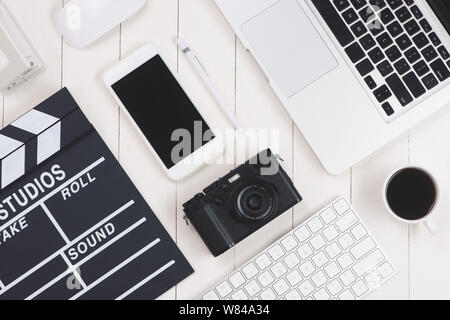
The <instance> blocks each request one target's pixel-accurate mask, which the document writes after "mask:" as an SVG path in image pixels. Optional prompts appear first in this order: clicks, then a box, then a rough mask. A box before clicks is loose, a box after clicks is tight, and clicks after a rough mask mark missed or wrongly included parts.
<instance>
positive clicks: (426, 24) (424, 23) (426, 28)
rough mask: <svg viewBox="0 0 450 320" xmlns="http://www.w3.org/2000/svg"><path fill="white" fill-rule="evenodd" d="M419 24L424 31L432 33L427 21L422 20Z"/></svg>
mask: <svg viewBox="0 0 450 320" xmlns="http://www.w3.org/2000/svg"><path fill="white" fill-rule="evenodd" d="M419 24H420V26H421V27H422V29H423V31H425V32H426V33H428V32H431V30H433V28H432V27H431V26H430V23H429V22H428V20H427V19H422V20H420V21H419Z"/></svg>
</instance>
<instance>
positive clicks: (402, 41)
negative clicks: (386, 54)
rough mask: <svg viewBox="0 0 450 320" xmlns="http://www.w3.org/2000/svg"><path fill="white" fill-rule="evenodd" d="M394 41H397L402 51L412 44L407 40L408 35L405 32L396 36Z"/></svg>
mask: <svg viewBox="0 0 450 320" xmlns="http://www.w3.org/2000/svg"><path fill="white" fill-rule="evenodd" d="M395 42H397V44H398V46H399V47H400V49H402V50H403V51H405V50H406V49H408V48H409V47H410V46H412V42H411V40H409V37H408V36H407V35H406V34H403V35H401V36H400V37H398V38H397V39H396V40H395Z"/></svg>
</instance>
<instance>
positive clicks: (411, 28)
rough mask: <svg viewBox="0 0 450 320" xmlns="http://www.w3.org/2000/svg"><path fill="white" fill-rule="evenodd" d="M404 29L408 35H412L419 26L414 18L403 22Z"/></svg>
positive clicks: (418, 29)
mask: <svg viewBox="0 0 450 320" xmlns="http://www.w3.org/2000/svg"><path fill="white" fill-rule="evenodd" d="M405 29H406V32H408V34H409V35H410V36H413V35H415V34H416V33H417V32H419V31H420V26H419V25H418V24H417V22H416V21H415V20H410V21H408V22H407V23H405Z"/></svg>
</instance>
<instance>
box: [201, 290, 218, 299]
mask: <svg viewBox="0 0 450 320" xmlns="http://www.w3.org/2000/svg"><path fill="white" fill-rule="evenodd" d="M202 299H203V300H220V298H219V296H218V295H217V293H216V292H215V291H214V290H211V291H209V292H208V293H207V294H205V295H204V296H203V297H202Z"/></svg>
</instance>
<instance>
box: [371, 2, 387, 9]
mask: <svg viewBox="0 0 450 320" xmlns="http://www.w3.org/2000/svg"><path fill="white" fill-rule="evenodd" d="M369 2H370V4H371V5H372V7H373V8H374V9H375V11H379V10H381V9H383V8H384V7H386V2H384V0H370V1H369Z"/></svg>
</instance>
